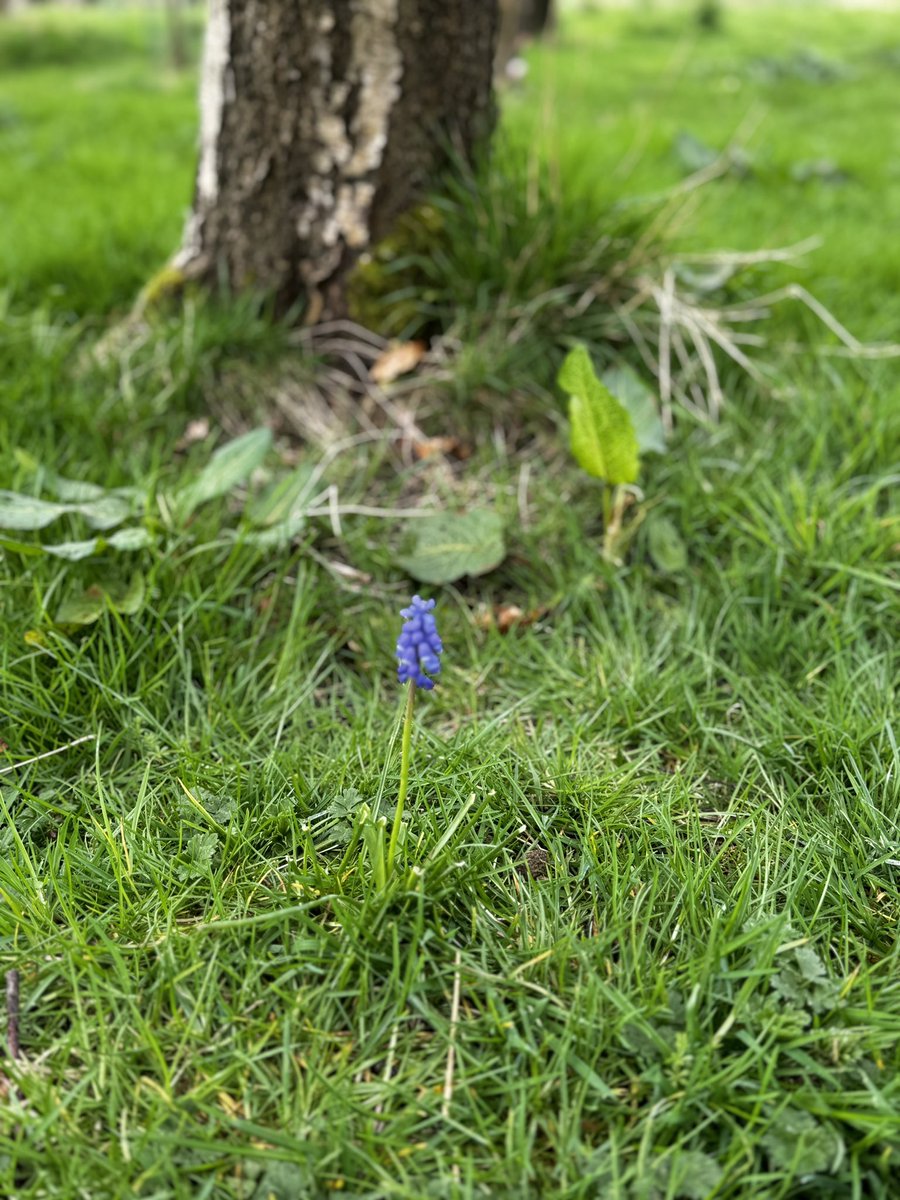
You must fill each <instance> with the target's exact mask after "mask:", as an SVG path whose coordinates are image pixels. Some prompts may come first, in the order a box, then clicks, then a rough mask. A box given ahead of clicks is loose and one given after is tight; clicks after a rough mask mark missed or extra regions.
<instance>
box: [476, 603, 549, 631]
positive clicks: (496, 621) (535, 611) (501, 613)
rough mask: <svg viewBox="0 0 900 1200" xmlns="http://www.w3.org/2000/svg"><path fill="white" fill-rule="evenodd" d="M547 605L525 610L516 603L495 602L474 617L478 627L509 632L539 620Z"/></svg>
mask: <svg viewBox="0 0 900 1200" xmlns="http://www.w3.org/2000/svg"><path fill="white" fill-rule="evenodd" d="M547 611H548V610H547V606H546V605H541V606H540V607H538V608H532V609H529V610H528V612H526V611H525V610H524V609H522V608H519V606H518V604H495V605H494V607H493V608H489V609H486V610H485V611H484V612H482V613H479V614H478V616H477V617H476V618H475V624H476V625H477V626H478V628H479V629H496V630H497V632H498V633H509V631H510V630H511V629H525V628H527V626H529V625H533V624H534V622H535V621H539V620H540V619H541V617H543V616H545V615H546V613H547Z"/></svg>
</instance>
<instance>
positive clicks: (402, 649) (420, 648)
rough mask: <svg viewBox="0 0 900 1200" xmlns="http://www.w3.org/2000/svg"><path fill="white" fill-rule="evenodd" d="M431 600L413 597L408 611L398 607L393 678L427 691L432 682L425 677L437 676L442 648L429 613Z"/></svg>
mask: <svg viewBox="0 0 900 1200" xmlns="http://www.w3.org/2000/svg"><path fill="white" fill-rule="evenodd" d="M433 608H434V601H433V600H423V599H422V597H421V596H413V598H412V604H410V606H409V608H401V610H400V616H401V617H403V628H402V629H401V631H400V637H399V638H398V639H397V678H398V679H399V680H400V682H401V683H406V682H407V680H410V679H411V680H412V681H413V683H414V684H415V686H416V687H420V688H425V689H426V691H431V689H432V688H433V687H434V680H433V679H429V678H428V676H427V675H426V674H425V672H426V671H428V672H429V673H430V674H431V675H438V674H440V670H441V660H440V655H441V652H442V651H443V649H444V645H443V643H442V642H441V639H440V637H439V636H438V631H437V626H436V625H435V621H434V617H433V616H432V615H431V610H432V609H433Z"/></svg>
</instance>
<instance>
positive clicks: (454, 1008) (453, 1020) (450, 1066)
mask: <svg viewBox="0 0 900 1200" xmlns="http://www.w3.org/2000/svg"><path fill="white" fill-rule="evenodd" d="M461 964H462V955H461V953H460V951H459V950H457V952H456V955H455V957H454V959H453V995H452V997H451V999H450V1031H449V1034H448V1041H449V1045H448V1046H447V1069H446V1070H445V1071H444V1100H443V1103H442V1104H441V1116H442V1117H443V1119H444V1120H445V1121H449V1120H450V1107H451V1105H452V1104H453V1074H454V1069H455V1067H456V1027H457V1025H458V1024H459V996H460V991H461V987H462V984H461V978H462V977H461V971H460V967H461ZM452 1171H453V1178H454V1179H455V1180H456V1181H458V1180H459V1163H454V1164H453V1167H452Z"/></svg>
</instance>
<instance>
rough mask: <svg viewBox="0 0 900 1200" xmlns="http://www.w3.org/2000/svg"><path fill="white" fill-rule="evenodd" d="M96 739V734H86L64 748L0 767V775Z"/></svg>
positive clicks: (59, 747) (60, 747)
mask: <svg viewBox="0 0 900 1200" xmlns="http://www.w3.org/2000/svg"><path fill="white" fill-rule="evenodd" d="M96 737H97V735H96V733H86V734H85V735H84V737H80V738H76V739H75V741H74V742H66V744H65V746H57V747H56V749H55V750H46V751H45V752H44V753H43V754H36V755H35V756H34V758H25V759H23V760H22V761H21V762H17V763H12V764H11V765H10V766H8V767H0V775H7V774H8V773H9V772H10V771H18V770H19V768H20V767H30V766H31V764H32V763H36V762H41V761H42V760H43V759H45V758H52V757H53V755H54V754H64V753H65V751H66V750H72V749H73V748H74V747H75V746H81V745H83V744H84V743H85V742H93V741H95V740H96Z"/></svg>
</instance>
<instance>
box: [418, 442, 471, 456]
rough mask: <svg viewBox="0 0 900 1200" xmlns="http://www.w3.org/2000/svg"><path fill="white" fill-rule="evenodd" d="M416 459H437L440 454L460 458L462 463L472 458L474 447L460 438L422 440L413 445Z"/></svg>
mask: <svg viewBox="0 0 900 1200" xmlns="http://www.w3.org/2000/svg"><path fill="white" fill-rule="evenodd" d="M412 452H413V455H414V457H416V458H418V459H420V460H421V459H423V458H435V457H436V456H437V455H438V454H444V455H447V456H448V457H452V458H458V459H459V460H460V461H463V460H464V459H467V458H470V457H471V454H472V447H471V446H470V445H469V444H468V442H464V441H462V439H461V438H458V437H432V438H420V439H418V440H417V441H415V442H413V444H412Z"/></svg>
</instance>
